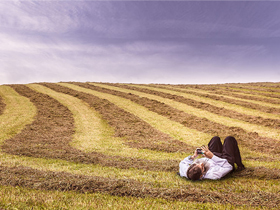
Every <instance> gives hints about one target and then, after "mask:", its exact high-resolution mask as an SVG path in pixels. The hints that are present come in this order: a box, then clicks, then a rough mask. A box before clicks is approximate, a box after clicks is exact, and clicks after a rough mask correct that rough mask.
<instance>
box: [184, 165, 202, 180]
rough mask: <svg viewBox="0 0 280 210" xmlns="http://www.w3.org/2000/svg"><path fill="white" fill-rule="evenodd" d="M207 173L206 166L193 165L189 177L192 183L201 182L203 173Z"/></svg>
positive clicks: (188, 172)
mask: <svg viewBox="0 0 280 210" xmlns="http://www.w3.org/2000/svg"><path fill="white" fill-rule="evenodd" d="M204 171H205V168H204V164H203V163H200V164H196V163H194V164H192V165H191V166H190V167H189V169H188V171H187V177H188V178H189V179H191V180H192V181H196V180H199V179H200V178H201V177H202V176H203V172H204Z"/></svg>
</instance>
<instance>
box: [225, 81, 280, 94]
mask: <svg viewBox="0 0 280 210" xmlns="http://www.w3.org/2000/svg"><path fill="white" fill-rule="evenodd" d="M278 84H279V83H278ZM222 86H225V87H229V88H240V89H244V90H250V91H252V90H253V91H263V92H270V93H277V94H279V93H280V89H279V88H277V86H276V87H271V86H269V85H266V84H262V85H259V84H255V85H251V84H250V83H247V84H246V83H245V84H239V85H238V84H225V85H222Z"/></svg>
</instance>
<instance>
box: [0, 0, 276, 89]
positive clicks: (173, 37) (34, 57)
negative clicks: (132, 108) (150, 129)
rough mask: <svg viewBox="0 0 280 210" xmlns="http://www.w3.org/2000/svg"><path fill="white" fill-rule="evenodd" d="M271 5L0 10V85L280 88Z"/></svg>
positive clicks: (73, 5) (79, 4)
mask: <svg viewBox="0 0 280 210" xmlns="http://www.w3.org/2000/svg"><path fill="white" fill-rule="evenodd" d="M279 67H280V2H277V1H224V2H223V1H105V2H101V1H89V0H87V1H82V0H79V1H59V0H57V1H55V0H51V1H42V0H37V1H29V0H22V1H11V0H10V1H5V0H4V1H3V0H1V1H0V84H13V83H31V82H59V81H81V82H85V81H96V82H128V83H168V84H182V83H183V84H215V83H227V82H280V68H279Z"/></svg>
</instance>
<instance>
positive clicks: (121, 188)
mask: <svg viewBox="0 0 280 210" xmlns="http://www.w3.org/2000/svg"><path fill="white" fill-rule="evenodd" d="M0 185H11V186H21V187H27V188H31V189H38V190H59V191H76V192H82V193H94V192H103V193H108V194H111V195H117V196H133V197H142V198H145V197H152V198H163V199H167V200H177V201H195V202H203V203H204V202H208V203H209V202H210V203H212V202H215V203H230V204H232V205H237V206H238V205H251V206H259V205H261V206H266V207H277V206H278V205H279V204H280V194H279V193H268V192H262V191H251V192H250V193H248V192H243V193H234V192H218V191H216V192H215V191H209V190H204V189H203V188H197V187H196V186H194V185H193V186H189V188H188V189H176V188H154V187H151V186H150V185H149V184H148V183H146V184H145V183H139V182H136V181H134V180H128V179H123V180H121V179H118V180H115V179H108V178H103V177H89V176H82V175H73V174H68V173H65V172H46V171H39V170H34V169H31V168H28V167H12V168H10V167H9V168H7V167H2V166H0Z"/></svg>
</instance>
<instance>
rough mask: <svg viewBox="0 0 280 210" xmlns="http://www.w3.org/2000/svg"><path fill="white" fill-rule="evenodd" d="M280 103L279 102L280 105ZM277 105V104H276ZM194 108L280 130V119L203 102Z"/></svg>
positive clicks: (212, 97)
mask: <svg viewBox="0 0 280 210" xmlns="http://www.w3.org/2000/svg"><path fill="white" fill-rule="evenodd" d="M151 86H154V87H160V88H164V89H167V90H174V89H172V88H171V87H170V88H168V87H166V86H160V85H151ZM176 91H178V92H182V93H188V94H192V95H196V96H200V97H206V98H211V99H214V100H217V101H222V100H223V99H224V97H223V96H220V97H219V96H213V95H211V94H203V93H195V92H193V91H187V90H178V89H176ZM215 94H224V95H233V94H230V93H224V92H219V93H218V92H217V93H216V92H215ZM263 101H265V99H263ZM266 102H268V101H266ZM279 102H280V101H278V104H279ZM228 103H231V102H230V100H229V101H228ZM275 103H276V102H275ZM188 105H190V103H188ZM192 106H194V107H196V108H202V109H203V110H206V111H209V112H212V113H215V114H218V115H221V116H225V117H230V118H233V119H238V120H242V121H245V122H249V123H253V124H257V125H262V126H266V127H270V128H274V129H275V128H276V129H278V128H280V119H279V120H278V119H270V118H263V117H256V116H251V115H246V114H241V113H239V112H236V111H233V110H229V109H225V108H220V107H216V106H214V105H211V104H206V103H203V102H200V103H199V102H198V103H192Z"/></svg>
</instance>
